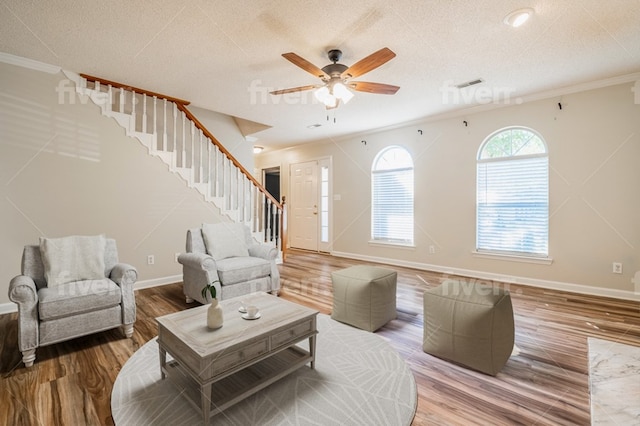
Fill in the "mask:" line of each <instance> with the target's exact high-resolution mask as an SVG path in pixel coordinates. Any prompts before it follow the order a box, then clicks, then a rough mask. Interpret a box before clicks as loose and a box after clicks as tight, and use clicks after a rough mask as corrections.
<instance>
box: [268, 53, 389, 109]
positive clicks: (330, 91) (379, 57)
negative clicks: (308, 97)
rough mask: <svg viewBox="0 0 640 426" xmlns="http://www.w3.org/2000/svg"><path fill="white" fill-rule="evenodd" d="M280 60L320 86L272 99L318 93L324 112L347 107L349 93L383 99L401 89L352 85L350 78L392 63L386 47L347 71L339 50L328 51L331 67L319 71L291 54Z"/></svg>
mask: <svg viewBox="0 0 640 426" xmlns="http://www.w3.org/2000/svg"><path fill="white" fill-rule="evenodd" d="M282 56H283V57H284V58H285V59H287V60H288V61H290V62H291V63H292V64H294V65H296V66H298V67H300V68H302V69H303V70H305V71H306V72H308V73H310V74H313V75H314V76H316V77H318V78H320V80H322V84H310V85H307V86H300V87H292V88H290V89H282V90H275V91H273V92H271V94H272V95H283V94H285V93H292V92H302V91H304V90H311V89H317V90H316V91H315V92H314V95H315V97H316V98H317V99H318V100H319V101H320V102H322V103H323V104H324V105H325V107H326V108H327V109H332V108H336V107H337V106H338V105H339V104H340V101H342V102H343V103H345V104H346V103H347V102H349V100H351V98H352V97H353V93H352V92H351V91H350V90H349V89H353V90H356V91H359V92H367V93H378V94H383V95H393V94H394V93H396V92H397V91H398V89H400V87H398V86H392V85H390V84H382V83H369V82H366V81H351V79H352V78H356V77H359V76H361V75H362V74H365V73H367V72H369V71H371V70H374V69H376V68H378V67H379V66H381V65H383V64H385V63H386V62H388V61H390V60H391V59H393V58H394V57H395V56H396V54H395V53H393V52H392V51H391V50H390V49H389V48H387V47H384V48H382V49H380V50H378V51H377V52H374V53H372V54H371V55H369V56H367V57H366V58H363V59H361V60H359V61H358V62H356V63H355V64H353V65H351V66H350V67H347V66H346V65H343V64H339V63H338V62H339V61H340V58H341V57H342V51H340V50H338V49H332V50H329V52H328V57H329V60H330V61H331V62H332V63H331V64H329V65H326V66H324V67H322V68H318V67H317V66H315V65H313V64H312V63H311V62H309V61H307V60H306V59H304V58H302V57H300V56H298V55H296V54H295V53H293V52H289V53H283V54H282Z"/></svg>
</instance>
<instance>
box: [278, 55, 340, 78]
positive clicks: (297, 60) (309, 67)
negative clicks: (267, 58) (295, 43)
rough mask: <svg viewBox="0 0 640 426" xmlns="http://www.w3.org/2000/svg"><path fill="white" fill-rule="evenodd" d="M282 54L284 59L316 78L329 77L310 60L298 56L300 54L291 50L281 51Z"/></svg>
mask: <svg viewBox="0 0 640 426" xmlns="http://www.w3.org/2000/svg"><path fill="white" fill-rule="evenodd" d="M282 56H283V57H284V58H285V59H286V60H288V61H289V62H291V63H292V64H293V65H296V66H298V67H300V68H302V69H303V70H305V71H306V72H308V73H309V74H313V75H314V76H316V77H318V78H322V79H329V78H330V77H329V75H327V73H326V72H324V71H322V70H321V69H320V68H318V67H316V66H315V65H313V64H312V63H311V62H309V61H307V60H306V59H304V58H303V57H300V56H298V55H296V54H295V53H293V52H289V53H283V54H282Z"/></svg>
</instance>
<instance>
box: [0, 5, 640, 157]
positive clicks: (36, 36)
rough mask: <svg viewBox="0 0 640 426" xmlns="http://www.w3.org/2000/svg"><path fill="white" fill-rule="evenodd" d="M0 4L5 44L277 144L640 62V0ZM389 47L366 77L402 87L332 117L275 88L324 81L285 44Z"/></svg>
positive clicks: (313, 55) (348, 52)
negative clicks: (512, 20)
mask: <svg viewBox="0 0 640 426" xmlns="http://www.w3.org/2000/svg"><path fill="white" fill-rule="evenodd" d="M522 7H531V8H533V9H534V10H535V16H534V17H533V18H532V19H531V20H530V21H529V22H527V23H526V24H525V25H524V26H522V27H520V28H517V29H514V28H510V27H508V26H507V25H505V24H503V23H502V20H503V18H504V17H505V16H506V15H507V14H508V13H509V12H511V11H513V10H515V9H518V8H522ZM0 10H1V13H0V51H2V52H6V53H10V54H13V55H18V56H23V57H26V58H30V59H35V60H38V61H41V62H45V63H48V64H52V65H58V66H61V67H62V68H64V69H67V70H71V71H75V72H79V73H87V74H91V75H96V76H99V77H103V78H106V79H108V80H113V81H118V82H121V83H125V84H129V85H132V86H137V87H142V88H145V89H148V90H151V91H156V92H160V93H164V94H167V95H170V96H174V97H177V98H182V99H186V100H189V101H191V102H192V104H193V105H196V106H199V107H203V108H207V109H210V110H214V111H218V112H221V113H224V114H228V115H231V116H234V117H238V118H240V119H243V120H249V121H252V122H255V123H261V124H263V125H265V126H264V128H265V129H266V130H262V131H259V132H257V133H255V134H254V135H253V136H255V137H257V138H258V141H257V142H256V143H257V144H260V145H265V146H267V147H281V146H287V145H292V144H296V143H300V142H305V141H310V140H317V139H320V138H326V137H340V136H342V135H346V134H350V133H354V132H359V131H363V130H370V129H375V128H380V127H385V126H393V125H397V124H400V123H403V122H409V121H415V120H417V119H421V118H425V117H429V116H433V115H437V114H441V113H444V112H447V111H451V110H454V109H461V108H468V107H469V106H471V105H473V104H474V103H477V102H478V101H480V102H486V101H487V99H496V100H498V102H513V100H514V99H516V98H517V97H520V96H525V95H529V94H534V93H537V92H541V91H548V90H554V89H558V88H561V87H564V86H569V85H574V84H580V83H585V82H590V81H594V80H600V79H604V78H609V77H615V76H620V75H625V74H630V73H634V72H638V71H640V24H639V23H640V0H607V1H602V0H468V1H462V0H440V1H427V0H395V1H393V2H389V1H381V0H360V1H351V2H344V1H337V0H324V1H302V0H263V1H257V0H235V1H226V0H218V1H212V0H193V1H189V2H178V1H175V0H153V1H131V0H112V1H98V0H83V1H77V0H75V1H72V0H48V1H46V2H45V1H33V0H0ZM382 47H388V48H390V49H391V50H393V51H394V52H395V53H396V54H397V56H396V58H394V59H393V60H391V61H390V62H388V63H386V64H384V65H383V66H381V67H380V68H378V69H375V70H373V71H371V72H369V73H367V74H365V75H364V76H362V77H360V78H358V79H357V80H360V81H372V82H379V83H387V84H392V85H397V86H400V87H401V89H400V90H399V91H398V93H396V94H395V95H392V96H389V95H374V94H368V93H362V92H358V93H356V96H355V97H354V99H353V100H352V101H351V102H350V103H349V104H348V105H342V106H340V107H339V108H338V109H337V110H334V111H331V112H330V113H329V120H327V115H328V114H327V111H325V109H324V107H323V106H322V105H320V104H318V103H316V102H315V100H314V99H313V95H312V93H311V92H310V91H309V92H302V93H297V94H292V95H286V96H280V97H272V96H270V95H268V94H267V92H268V91H270V90H275V89H283V88H288V87H295V86H303V85H308V84H316V83H318V82H319V80H318V79H315V78H314V77H313V76H312V75H310V74H308V73H306V72H305V71H303V70H301V69H300V68H297V67H296V66H294V65H293V64H291V63H290V62H288V61H287V60H285V59H284V58H282V57H281V54H282V53H285V52H295V53H297V54H298V55H300V56H302V57H303V58H305V59H307V60H308V61H310V62H312V63H313V64H315V65H317V66H319V67H322V66H324V65H326V64H328V63H329V60H328V59H327V56H326V52H327V51H328V50H329V49H331V48H339V49H341V50H342V51H343V56H342V60H341V63H343V64H345V65H347V66H348V65H351V64H353V63H355V62H356V61H358V60H360V59H362V58H363V57H365V56H367V55H369V54H371V53H373V52H375V51H376V50H378V49H380V48H382ZM476 78H482V79H483V80H484V82H483V83H482V84H481V85H478V86H474V88H473V89H472V88H467V89H464V90H463V91H458V90H457V89H455V90H454V89H450V88H448V87H449V86H451V85H453V84H458V83H462V82H465V81H468V80H473V79H476ZM474 90H475V91H474ZM478 90H481V91H480V92H478ZM505 98H506V100H505ZM334 119H335V122H334ZM316 123H317V124H321V126H320V127H317V128H313V129H309V128H307V126H309V125H312V124H316ZM269 126H271V127H269ZM258 128H263V127H260V126H258ZM210 130H211V131H212V132H213V133H214V134H215V129H210Z"/></svg>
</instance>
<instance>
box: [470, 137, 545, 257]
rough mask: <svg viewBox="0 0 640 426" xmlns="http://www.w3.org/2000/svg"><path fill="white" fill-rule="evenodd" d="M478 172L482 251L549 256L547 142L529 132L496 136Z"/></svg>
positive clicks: (482, 152) (484, 147)
mask: <svg viewBox="0 0 640 426" xmlns="http://www.w3.org/2000/svg"><path fill="white" fill-rule="evenodd" d="M477 173H478V175H477V193H476V196H477V206H476V207H477V210H476V214H477V224H476V230H477V231H476V232H477V236H476V240H477V250H478V251H488V252H507V253H515V254H524V255H534V256H547V255H548V251H549V250H548V239H549V157H548V153H547V148H546V145H545V143H544V141H543V140H542V138H541V137H540V136H539V135H538V134H537V133H535V132H533V131H532V130H529V129H526V128H523V127H511V128H507V129H503V130H500V131H498V132H496V133H494V134H492V135H490V136H489V137H488V138H487V139H486V140H485V141H484V142H483V144H482V145H481V147H480V150H479V153H478V166H477Z"/></svg>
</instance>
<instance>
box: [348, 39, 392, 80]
mask: <svg viewBox="0 0 640 426" xmlns="http://www.w3.org/2000/svg"><path fill="white" fill-rule="evenodd" d="M395 57H396V54H395V53H393V52H392V51H391V49H389V48H388V47H383V48H382V49H380V50H378V51H377V52H374V53H372V54H371V55H369V56H367V57H366V58H364V59H361V60H359V61H358V62H356V63H355V64H353V65H351V66H350V67H349V68H347V69H346V70H345V71H344V72H343V73H342V74H341V75H340V77H341V78H343V79H344V78H355V77H358V76H361V75H362V74H364V73H367V72H369V71H371V70H374V69H376V68H378V67H379V66H380V65H382V64H385V63H387V62H389V61H390V60H392V59H393V58H395Z"/></svg>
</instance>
